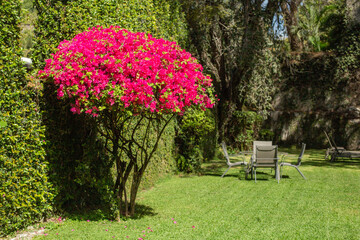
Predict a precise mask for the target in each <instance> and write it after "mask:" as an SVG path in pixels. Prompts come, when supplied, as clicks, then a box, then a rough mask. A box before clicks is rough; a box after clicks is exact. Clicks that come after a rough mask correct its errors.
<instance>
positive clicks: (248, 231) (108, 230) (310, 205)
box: [36, 150, 360, 240]
mask: <svg viewBox="0 0 360 240" xmlns="http://www.w3.org/2000/svg"><path fill="white" fill-rule="evenodd" d="M289 152H290V151H289ZM293 152H294V154H298V151H296V150H293ZM203 168H204V170H205V172H204V175H203V176H192V177H181V176H174V177H172V178H169V179H166V180H163V181H161V182H160V183H159V184H157V185H156V186H155V187H154V188H152V189H151V190H148V191H143V192H141V193H140V195H139V201H138V203H139V205H141V206H143V207H141V208H140V210H142V211H143V214H141V215H140V217H139V218H138V219H129V220H127V221H123V222H120V223H118V222H111V221H108V220H98V221H87V219H83V220H76V219H67V220H66V221H64V222H63V223H61V224H59V223H51V224H48V225H46V226H45V229H48V230H46V231H45V233H46V234H47V235H46V236H45V235H44V234H43V235H42V236H38V237H37V238H36V239H88V240H90V239H314V238H315V239H360V211H359V209H360V198H359V196H360V186H359V182H360V160H342V161H339V162H336V163H330V162H328V161H325V160H324V153H323V151H319V150H307V151H306V154H305V156H304V161H303V164H302V166H301V171H302V172H303V173H304V175H305V176H306V178H307V179H308V180H304V179H303V178H302V177H301V176H300V174H299V173H298V172H297V171H296V169H293V168H290V167H289V168H285V169H284V178H282V179H281V181H280V184H277V182H276V180H275V179H274V177H273V175H274V172H272V173H270V172H269V171H264V173H262V174H259V179H261V180H259V181H258V183H255V182H254V181H253V180H244V175H243V172H242V170H241V169H242V168H241V167H238V168H231V169H230V170H229V172H228V174H226V175H225V177H224V178H220V176H221V174H222V173H223V172H224V171H225V169H226V165H225V160H224V161H220V160H216V161H215V160H214V161H212V162H210V163H206V164H204V165H203ZM239 178H240V179H239ZM57 234H58V235H57Z"/></svg>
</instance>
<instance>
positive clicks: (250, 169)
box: [245, 141, 272, 179]
mask: <svg viewBox="0 0 360 240" xmlns="http://www.w3.org/2000/svg"><path fill="white" fill-rule="evenodd" d="M256 146H272V141H254V142H253V154H252V155H251V159H250V163H251V164H249V165H248V168H247V169H246V172H245V174H246V178H247V177H248V175H249V173H251V179H252V178H253V167H252V163H253V162H254V161H255V159H256Z"/></svg>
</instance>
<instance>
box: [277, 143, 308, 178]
mask: <svg viewBox="0 0 360 240" xmlns="http://www.w3.org/2000/svg"><path fill="white" fill-rule="evenodd" d="M305 148H306V144H305V143H303V144H302V145H301V151H300V155H299V157H298V158H297V162H296V163H294V164H293V163H288V162H281V163H280V178H281V177H282V168H283V167H284V166H289V167H294V168H296V170H297V171H298V172H299V173H300V175H301V176H302V177H303V178H304V179H305V180H306V178H305V176H304V174H303V173H302V172H301V171H300V169H299V167H300V165H301V159H302V157H303V156H304V152H305ZM286 158H291V157H289V156H286V157H285V159H286Z"/></svg>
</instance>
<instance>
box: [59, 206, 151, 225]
mask: <svg viewBox="0 0 360 240" xmlns="http://www.w3.org/2000/svg"><path fill="white" fill-rule="evenodd" d="M156 215H157V213H155V211H154V209H153V208H151V207H149V206H146V205H142V204H136V206H135V214H134V216H131V217H129V218H130V219H141V218H143V217H146V216H156ZM65 217H66V218H69V219H71V220H76V221H88V220H90V221H103V220H114V216H113V215H112V214H110V213H109V211H104V210H102V209H95V210H94V209H91V210H89V209H88V210H82V211H73V212H71V213H70V212H67V213H65ZM122 219H123V220H125V219H126V217H122Z"/></svg>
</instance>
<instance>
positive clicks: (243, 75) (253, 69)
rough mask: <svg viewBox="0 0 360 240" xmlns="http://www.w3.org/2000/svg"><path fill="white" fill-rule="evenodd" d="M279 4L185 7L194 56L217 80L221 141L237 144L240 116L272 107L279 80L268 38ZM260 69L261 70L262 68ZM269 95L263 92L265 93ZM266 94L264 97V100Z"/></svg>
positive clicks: (193, 3)
mask: <svg viewBox="0 0 360 240" xmlns="http://www.w3.org/2000/svg"><path fill="white" fill-rule="evenodd" d="M278 7H279V2H278V1H268V2H267V3H266V2H264V1H246V0H244V1H215V0H212V1H192V0H187V1H184V11H185V12H186V18H187V22H188V26H189V35H190V37H191V44H192V48H191V49H193V51H194V52H196V54H197V56H199V58H200V59H201V61H202V63H203V65H204V67H205V69H206V71H207V72H209V73H210V74H211V76H212V77H213V79H214V86H215V90H216V93H217V94H218V96H219V98H220V99H221V101H220V102H219V104H218V106H217V108H216V117H217V121H216V122H217V124H218V127H217V129H218V131H219V137H220V140H222V139H225V140H226V139H228V142H229V143H236V139H237V136H235V135H234V133H233V132H231V130H230V129H231V125H233V124H235V125H236V126H239V127H240V128H241V127H242V126H241V125H240V124H238V123H239V122H238V121H237V120H236V114H234V113H235V112H236V111H242V110H249V109H250V110H254V111H263V110H266V109H268V108H269V107H270V100H271V93H272V91H273V90H272V89H271V88H273V87H274V84H273V81H274V80H276V79H277V77H278V76H279V72H278V71H277V70H278V65H277V60H276V57H275V56H274V55H273V53H272V51H271V47H272V42H271V41H270V39H271V38H270V37H269V35H268V33H269V32H271V28H272V27H271V23H272V19H273V17H274V14H275V12H276V11H277V9H278ZM259 63H261V64H259ZM265 87H266V88H268V90H269V91H259V90H261V89H264V88H265ZM264 94H265V95H264Z"/></svg>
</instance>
